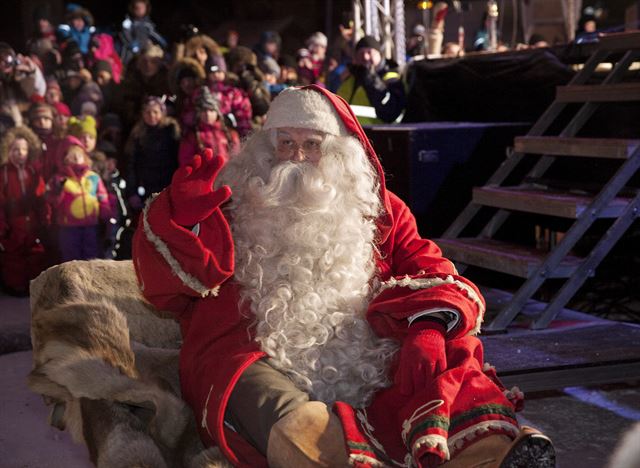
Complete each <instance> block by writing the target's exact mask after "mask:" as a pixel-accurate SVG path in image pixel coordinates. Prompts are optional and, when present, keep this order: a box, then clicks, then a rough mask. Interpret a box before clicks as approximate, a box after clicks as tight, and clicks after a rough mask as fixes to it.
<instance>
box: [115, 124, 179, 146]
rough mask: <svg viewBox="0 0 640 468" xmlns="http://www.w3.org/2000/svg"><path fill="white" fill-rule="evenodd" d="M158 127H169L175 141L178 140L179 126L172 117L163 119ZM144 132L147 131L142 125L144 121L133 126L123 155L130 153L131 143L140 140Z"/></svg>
mask: <svg viewBox="0 0 640 468" xmlns="http://www.w3.org/2000/svg"><path fill="white" fill-rule="evenodd" d="M158 127H160V128H167V127H170V128H171V130H172V134H173V136H174V137H175V139H176V140H178V139H180V124H179V123H178V121H177V120H176V119H174V118H173V117H169V116H165V117H163V118H162V120H161V121H160V123H159V124H158ZM146 130H147V125H146V124H145V123H144V120H142V119H140V120H139V121H138V123H136V124H135V126H134V127H133V130H131V133H130V135H129V139H128V140H127V145H126V148H125V153H127V152H128V153H130V152H131V149H132V148H131V147H132V145H133V142H134V141H135V140H137V139H140V138H141V137H142V136H143V135H144V133H145V132H146Z"/></svg>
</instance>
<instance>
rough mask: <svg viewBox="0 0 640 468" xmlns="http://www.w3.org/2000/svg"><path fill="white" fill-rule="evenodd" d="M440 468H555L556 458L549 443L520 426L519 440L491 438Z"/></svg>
mask: <svg viewBox="0 0 640 468" xmlns="http://www.w3.org/2000/svg"><path fill="white" fill-rule="evenodd" d="M440 466H441V468H554V467H555V466H556V455H555V450H554V449H553V444H552V443H551V440H550V439H549V438H548V437H547V436H545V435H544V434H542V433H541V432H539V431H537V430H535V429H533V428H531V427H526V426H523V427H522V428H521V429H520V433H519V434H518V436H517V437H516V438H515V439H514V440H511V439H509V438H508V437H506V436H502V435H492V436H489V437H485V438H483V439H480V440H479V441H478V442H476V443H474V444H471V445H470V446H468V447H467V448H465V449H464V450H463V451H462V452H460V453H458V454H457V455H456V456H455V457H453V458H452V459H451V460H450V461H448V462H446V463H443V464H442V465H440Z"/></svg>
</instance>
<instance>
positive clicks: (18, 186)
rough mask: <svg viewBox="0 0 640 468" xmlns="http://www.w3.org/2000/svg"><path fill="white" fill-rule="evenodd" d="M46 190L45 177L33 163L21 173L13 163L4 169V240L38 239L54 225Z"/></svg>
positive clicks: (0, 182) (0, 203)
mask: <svg viewBox="0 0 640 468" xmlns="http://www.w3.org/2000/svg"><path fill="white" fill-rule="evenodd" d="M20 172H21V174H20ZM21 179H22V180H21ZM44 189H45V185H44V180H43V179H42V176H41V175H40V173H39V172H38V171H37V170H36V169H35V168H34V167H33V166H32V165H31V164H30V163H27V164H26V165H25V166H24V167H23V168H21V169H19V168H18V167H16V166H15V165H14V164H12V163H5V164H3V165H1V166H0V238H2V237H4V236H5V235H11V238H16V239H18V238H19V239H23V238H29V237H33V238H35V237H37V231H38V229H39V228H41V227H44V226H47V225H48V224H49V223H50V221H51V213H50V211H49V207H48V205H47V204H46V202H45V198H44ZM12 231H16V232H12ZM17 231H19V233H20V234H19V233H18V232H17Z"/></svg>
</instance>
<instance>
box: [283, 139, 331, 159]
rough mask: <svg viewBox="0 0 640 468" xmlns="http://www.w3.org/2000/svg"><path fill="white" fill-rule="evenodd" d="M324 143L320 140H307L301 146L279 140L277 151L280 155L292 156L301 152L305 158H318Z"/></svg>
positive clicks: (289, 140) (289, 141)
mask: <svg viewBox="0 0 640 468" xmlns="http://www.w3.org/2000/svg"><path fill="white" fill-rule="evenodd" d="M321 145H322V141H320V140H305V141H304V142H303V143H302V144H301V145H300V144H298V143H296V142H295V141H293V140H291V139H289V138H284V139H279V140H278V143H277V150H278V152H279V153H280V154H282V155H286V156H291V155H292V154H294V153H296V152H297V151H298V150H300V151H301V152H302V153H303V154H304V155H305V156H316V155H318V154H320V148H321Z"/></svg>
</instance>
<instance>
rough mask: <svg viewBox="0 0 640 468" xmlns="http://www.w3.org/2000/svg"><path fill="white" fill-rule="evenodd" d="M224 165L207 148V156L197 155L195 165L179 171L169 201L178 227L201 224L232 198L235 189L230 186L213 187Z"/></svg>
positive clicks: (172, 215)
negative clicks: (232, 189) (216, 188)
mask: <svg viewBox="0 0 640 468" xmlns="http://www.w3.org/2000/svg"><path fill="white" fill-rule="evenodd" d="M223 164H224V160H223V159H222V158H221V157H220V156H216V157H214V156H213V152H212V151H211V149H206V150H205V151H204V157H201V156H200V155H196V156H194V157H193V160H192V161H191V164H189V165H188V166H184V167H181V168H180V169H178V170H177V171H176V172H175V174H174V175H173V179H172V180H171V185H170V187H169V198H170V199H171V208H172V210H171V211H172V212H171V217H172V219H173V220H174V221H175V222H176V223H177V224H180V225H181V226H194V225H195V224H198V223H199V222H201V221H203V220H205V219H207V218H208V217H209V216H211V214H212V213H213V212H214V211H215V210H217V209H218V208H219V206H220V205H221V204H222V203H224V202H225V201H226V200H227V199H228V198H229V197H230V196H231V189H230V188H229V187H228V186H226V185H225V186H224V187H220V188H219V189H218V190H214V188H213V182H214V181H215V180H216V176H217V175H218V172H220V168H221V167H222V165H223Z"/></svg>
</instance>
